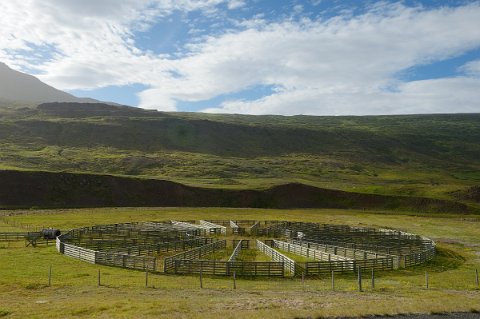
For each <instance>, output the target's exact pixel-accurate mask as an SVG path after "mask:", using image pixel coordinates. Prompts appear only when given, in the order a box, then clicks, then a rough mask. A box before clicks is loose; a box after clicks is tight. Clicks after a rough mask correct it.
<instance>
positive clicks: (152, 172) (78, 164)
mask: <svg viewBox="0 0 480 319" xmlns="http://www.w3.org/2000/svg"><path fill="white" fill-rule="evenodd" d="M479 141H480V114H458V115H407V116H364V117H315V116H293V117H284V116H245V115H213V114H212V115H210V114H197V113H162V112H155V111H145V110H140V109H135V108H130V107H122V106H112V105H105V104H75V103H71V104H43V105H40V106H38V107H37V108H21V107H19V106H18V105H16V106H15V107H11V108H7V106H5V105H3V104H2V106H0V168H1V169H19V170H44V171H65V172H87V173H101V174H113V175H132V176H139V177H148V178H157V179H167V180H172V181H177V182H182V183H186V184H189V185H196V186H208V187H221V188H242V189H243V188H265V187H267V186H271V185H277V184H284V183H288V182H301V183H306V184H310V185H314V186H320V187H325V188H332V189H341V190H349V191H358V192H365V193H378V194H392V195H409V196H424V197H434V198H440V199H457V200H458V199H459V200H462V201H464V202H467V203H469V204H471V205H473V206H476V205H478V204H477V203H476V201H475V200H472V199H471V197H468V196H463V194H467V193H468V189H469V188H470V187H473V186H475V185H479V184H480V142H479Z"/></svg>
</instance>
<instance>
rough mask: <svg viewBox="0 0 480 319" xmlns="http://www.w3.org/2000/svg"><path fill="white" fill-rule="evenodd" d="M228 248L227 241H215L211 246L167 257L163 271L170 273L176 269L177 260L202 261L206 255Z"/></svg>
mask: <svg viewBox="0 0 480 319" xmlns="http://www.w3.org/2000/svg"><path fill="white" fill-rule="evenodd" d="M226 246H227V241H226V240H219V241H215V242H213V243H211V244H207V245H204V246H200V247H198V248H194V249H191V250H188V251H186V252H183V253H180V254H176V255H173V256H170V257H166V258H165V259H164V262H163V271H164V272H169V271H171V270H172V269H173V268H174V267H175V260H194V259H200V258H202V257H204V256H206V255H209V254H211V253H214V252H216V251H218V250H221V249H225V247H226Z"/></svg>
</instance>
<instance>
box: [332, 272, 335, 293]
mask: <svg viewBox="0 0 480 319" xmlns="http://www.w3.org/2000/svg"><path fill="white" fill-rule="evenodd" d="M332 290H335V273H334V272H333V271H332Z"/></svg>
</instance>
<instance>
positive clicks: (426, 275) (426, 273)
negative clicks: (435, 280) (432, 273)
mask: <svg viewBox="0 0 480 319" xmlns="http://www.w3.org/2000/svg"><path fill="white" fill-rule="evenodd" d="M425 287H427V289H428V271H425Z"/></svg>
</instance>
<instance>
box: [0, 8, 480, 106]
mask: <svg viewBox="0 0 480 319" xmlns="http://www.w3.org/2000/svg"><path fill="white" fill-rule="evenodd" d="M0 12H3V13H2V19H1V20H0V61H3V62H5V63H7V64H8V65H9V66H10V67H12V68H14V69H17V70H19V71H23V72H27V73H30V74H34V75H36V76H37V77H39V78H40V79H41V80H42V81H44V82H46V83H48V84H50V85H52V86H54V87H57V88H59V89H62V90H65V91H68V92H70V93H72V94H74V95H77V96H82V97H92V98H95V99H99V100H104V101H113V102H117V103H121V104H127V105H132V106H139V107H143V108H149V109H158V110H164V111H200V112H216V113H245V114H284V115H293V114H312V115H351V114H352V115H365V114H406V113H452V112H453V113H456V112H480V104H479V102H478V101H480V93H479V92H480V19H479V17H480V3H479V2H478V1H467V0H458V1H457V0H452V1H436V0H431V1H358V0H350V1H345V0H343V1H340V0H304V1H282V0H277V1H273V0H178V1H168V0H122V1H117V0H103V1H94V0H85V1H81V2H79V1H75V0H46V1H41V2H40V1H37V2H35V1H32V2H29V1H22V2H18V1H3V2H1V3H0Z"/></svg>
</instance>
